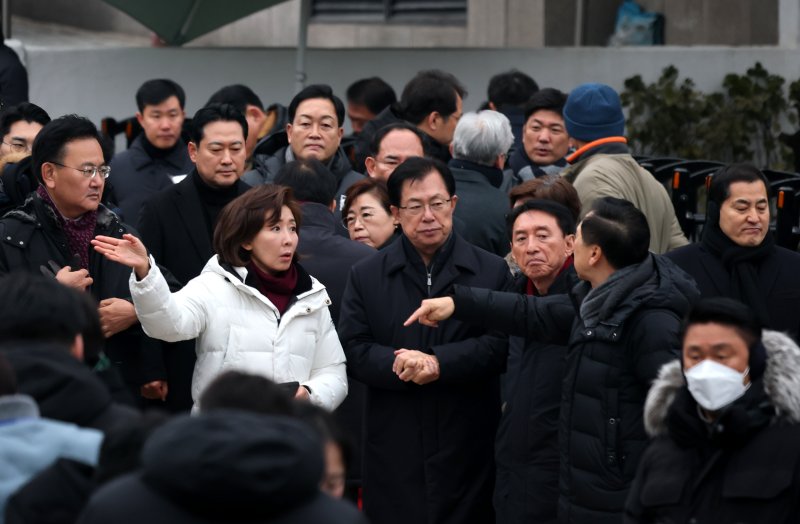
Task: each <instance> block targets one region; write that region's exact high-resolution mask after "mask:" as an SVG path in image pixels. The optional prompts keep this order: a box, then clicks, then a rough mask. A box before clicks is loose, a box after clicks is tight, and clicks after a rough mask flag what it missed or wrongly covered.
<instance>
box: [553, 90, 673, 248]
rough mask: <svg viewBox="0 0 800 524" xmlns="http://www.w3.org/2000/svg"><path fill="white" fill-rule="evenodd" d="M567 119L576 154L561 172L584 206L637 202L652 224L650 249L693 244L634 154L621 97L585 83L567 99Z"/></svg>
mask: <svg viewBox="0 0 800 524" xmlns="http://www.w3.org/2000/svg"><path fill="white" fill-rule="evenodd" d="M564 123H565V125H566V127H567V133H568V134H569V136H570V143H571V145H572V146H573V147H574V148H575V152H574V153H573V154H572V155H570V156H569V157H567V161H568V162H569V163H570V164H571V165H570V166H569V167H568V168H566V169H565V170H564V171H562V173H561V175H562V176H563V177H565V178H566V179H567V180H569V181H570V182H571V183H572V185H573V186H575V189H576V190H577V192H578V196H579V197H580V199H581V207H582V208H583V209H590V208H591V207H592V202H594V200H595V199H597V198H599V197H604V196H613V197H616V198H623V199H625V200H628V201H630V202H632V203H633V205H634V206H636V207H637V208H638V209H639V210H641V211H642V213H644V215H645V217H646V218H647V223H648V225H649V226H650V251H652V252H653V253H659V254H660V253H665V252H667V251H669V250H671V249H675V248H676V247H680V246H684V245H686V244H688V243H689V242H688V241H687V240H686V236H684V234H683V232H682V231H681V228H680V225H679V224H678V220H677V218H676V217H675V209H674V208H673V207H672V202H670V199H669V195H667V191H666V189H665V188H664V186H662V185H661V184H660V183H659V182H658V181H657V180H656V179H655V178H654V177H653V175H652V174H650V172H649V171H647V170H646V169H644V168H642V167H640V166H639V164H638V163H637V162H636V160H634V159H633V157H632V156H631V154H630V149H628V145H627V139H626V138H625V115H623V114H622V105H621V104H620V100H619V95H618V94H617V92H616V91H614V89H613V88H611V87H609V86H607V85H605V84H591V83H590V84H582V85H579V86H578V87H576V88H575V89H574V90H573V91H572V92H571V93H570V94H569V97H568V98H567V103H566V105H565V106H564Z"/></svg>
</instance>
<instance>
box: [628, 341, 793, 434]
mask: <svg viewBox="0 0 800 524" xmlns="http://www.w3.org/2000/svg"><path fill="white" fill-rule="evenodd" d="M762 342H763V344H764V348H766V350H767V367H766V370H765V371H764V377H763V381H764V391H765V392H766V394H767V397H768V398H769V400H770V402H771V403H772V405H773V406H774V407H775V418H776V419H784V420H787V421H789V422H792V423H800V347H798V346H797V344H796V343H795V342H794V341H793V340H792V339H791V338H789V337H788V336H787V335H784V334H783V333H779V332H777V331H770V330H764V332H763V335H762ZM684 387H686V379H685V378H684V376H683V370H682V368H681V361H680V360H675V361H673V362H670V363H668V364H665V365H664V366H663V367H662V368H661V371H659V373H658V378H657V379H656V380H655V382H653V386H652V387H651V388H650V391H649V393H648V394H647V400H646V401H645V405H644V427H645V430H647V433H648V435H650V436H651V437H656V436H659V435H665V434H666V433H667V426H666V420H667V413H668V411H669V408H670V406H671V405H672V402H673V401H674V400H675V395H676V394H677V392H678V391H679V390H681V389H682V388H684Z"/></svg>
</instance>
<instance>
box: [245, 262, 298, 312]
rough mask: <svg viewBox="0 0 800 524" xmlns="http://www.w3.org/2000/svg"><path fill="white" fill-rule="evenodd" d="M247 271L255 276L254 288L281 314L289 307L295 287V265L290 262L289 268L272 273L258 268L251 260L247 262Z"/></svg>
mask: <svg viewBox="0 0 800 524" xmlns="http://www.w3.org/2000/svg"><path fill="white" fill-rule="evenodd" d="M247 271H249V272H250V273H251V274H252V275H253V276H254V277H255V284H256V288H257V289H258V290H259V291H260V292H261V294H262V295H264V296H265V297H267V298H268V299H269V301H270V302H272V303H273V304H275V307H276V308H278V311H279V312H280V314H281V315H283V314H284V312H286V309H287V308H288V307H289V301H290V300H291V299H292V296H294V293H293V292H294V288H295V287H297V267H296V266H295V265H294V264H292V265H291V266H289V269H287V270H286V271H284V272H283V273H281V274H279V275H272V274H270V273H267V272H265V271H262V270H261V269H259V268H258V267H257V266H256V265H255V264H254V263H253V262H252V261H250V262H249V263H248V264H247Z"/></svg>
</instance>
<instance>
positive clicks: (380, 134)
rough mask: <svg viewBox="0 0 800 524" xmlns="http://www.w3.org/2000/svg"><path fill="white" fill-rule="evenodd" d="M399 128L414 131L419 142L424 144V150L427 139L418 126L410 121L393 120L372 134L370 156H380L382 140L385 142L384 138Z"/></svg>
mask: <svg viewBox="0 0 800 524" xmlns="http://www.w3.org/2000/svg"><path fill="white" fill-rule="evenodd" d="M398 129H404V130H406V131H411V132H412V133H414V134H415V135H416V136H417V138H419V142H420V144H422V147H423V151H424V149H425V139H424V138H423V135H422V131H420V130H419V129H417V126H413V125H411V124H409V123H408V122H392V123H391V124H387V125H385V126H383V127H382V128H380V129H378V131H377V132H376V133H375V134H374V135H373V136H372V140H370V142H369V156H371V157H373V158H374V157H376V156H378V152H379V151H380V150H381V142H383V139H384V138H386V135H388V134H389V133H391V132H392V131H397V130H398Z"/></svg>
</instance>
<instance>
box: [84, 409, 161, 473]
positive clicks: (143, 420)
mask: <svg viewBox="0 0 800 524" xmlns="http://www.w3.org/2000/svg"><path fill="white" fill-rule="evenodd" d="M169 420H170V417H169V415H168V414H167V413H165V412H163V411H158V410H154V409H151V410H148V411H145V412H144V413H142V414H141V416H138V417H134V418H132V419H129V420H126V421H124V422H121V423H120V424H119V425H116V426H114V427H113V428H112V429H111V430H109V431H106V434H105V437H104V438H103V443H102V444H101V445H100V453H99V456H98V458H97V468H95V470H94V475H93V477H92V480H93V482H94V485H95V486H101V485H103V484H105V483H107V482H110V481H112V480H114V479H115V478H117V477H121V476H122V475H125V474H126V473H132V472H134V471H136V470H138V469H140V467H141V458H140V455H141V451H142V448H143V447H144V443H145V442H147V439H148V438H149V437H150V435H151V434H152V433H153V432H154V431H155V430H157V429H158V428H160V427H161V426H162V425H164V424H165V423H166V422H167V421H169Z"/></svg>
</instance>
